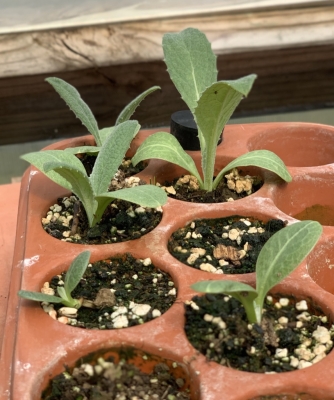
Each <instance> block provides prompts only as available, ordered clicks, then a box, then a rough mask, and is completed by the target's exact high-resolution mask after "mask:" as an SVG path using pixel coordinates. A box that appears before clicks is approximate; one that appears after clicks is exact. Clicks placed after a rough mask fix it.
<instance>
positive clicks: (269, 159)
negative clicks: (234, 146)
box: [213, 150, 292, 188]
mask: <svg viewBox="0 0 334 400" xmlns="http://www.w3.org/2000/svg"><path fill="white" fill-rule="evenodd" d="M247 166H254V167H260V168H264V169H267V170H268V171H271V172H274V173H275V174H277V175H278V176H279V177H281V178H282V179H283V180H284V181H286V182H291V181H292V177H291V175H290V173H289V171H288V169H287V168H286V166H285V164H284V162H283V160H282V159H281V158H280V157H278V156H277V155H276V154H275V153H273V152H272V151H269V150H254V151H250V152H249V153H246V154H243V155H242V156H240V157H238V158H236V159H235V160H233V161H231V162H230V163H229V164H227V165H226V167H225V168H223V169H222V170H221V171H220V172H219V174H218V175H217V177H216V179H215V181H214V184H213V186H214V188H215V187H217V185H218V183H219V182H220V180H221V178H222V177H223V176H224V175H225V174H226V173H227V172H229V171H231V170H232V169H233V168H237V167H247Z"/></svg>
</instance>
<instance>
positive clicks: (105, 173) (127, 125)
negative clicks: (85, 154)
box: [90, 121, 140, 195]
mask: <svg viewBox="0 0 334 400" xmlns="http://www.w3.org/2000/svg"><path fill="white" fill-rule="evenodd" d="M139 129H140V125H139V124H138V122H137V121H126V122H123V123H121V124H119V125H117V126H116V127H115V128H114V130H113V132H112V134H111V135H109V136H108V138H107V140H106V141H105V143H104V144H103V146H102V148H101V150H100V152H99V155H98V156H97V158H96V161H95V165H94V168H93V172H92V173H91V176H90V182H91V185H92V188H93V191H94V193H95V195H98V194H101V193H104V192H106V191H107V190H108V187H109V184H110V181H111V179H112V178H113V176H114V175H115V173H116V172H117V171H118V167H119V166H120V164H121V162H122V160H123V158H124V156H125V154H126V152H127V150H128V149H129V147H130V143H131V141H132V139H133V138H134V136H135V135H136V134H137V133H138V131H139Z"/></svg>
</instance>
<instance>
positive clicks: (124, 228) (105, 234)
mask: <svg viewBox="0 0 334 400" xmlns="http://www.w3.org/2000/svg"><path fill="white" fill-rule="evenodd" d="M55 206H56V207H57V206H58V207H60V212H59V213H58V215H59V216H60V217H61V218H59V217H58V218H53V215H54V209H55ZM56 209H58V208H56ZM49 213H51V217H52V219H51V221H48V223H47V224H44V223H43V228H44V230H45V231H46V232H47V233H48V234H49V235H51V236H53V237H54V238H57V239H60V240H63V241H66V242H71V243H81V244H89V245H91V244H107V243H117V242H125V241H128V240H133V239H138V238H140V237H141V236H143V235H145V234H146V233H148V232H150V231H151V230H152V229H154V228H155V227H156V226H157V225H158V224H159V222H160V221H161V218H162V209H155V208H144V207H139V206H138V205H135V204H133V203H129V202H127V201H124V200H115V201H113V202H112V203H111V204H110V205H109V206H108V207H107V209H106V210H105V212H104V214H103V216H102V218H101V221H100V223H98V224H97V225H95V226H94V227H92V228H90V227H89V224H88V219H87V216H86V212H85V210H84V208H83V207H82V204H81V202H80V201H79V199H78V198H77V197H76V196H70V197H63V198H59V199H57V204H55V205H53V206H51V207H50V211H49ZM68 216H70V217H73V218H72V219H71V220H70V222H69V223H66V222H65V223H64V220H63V219H64V218H65V219H66V218H68ZM44 220H45V219H44ZM73 225H75V228H74V227H73ZM73 228H74V229H73ZM72 229H73V230H72Z"/></svg>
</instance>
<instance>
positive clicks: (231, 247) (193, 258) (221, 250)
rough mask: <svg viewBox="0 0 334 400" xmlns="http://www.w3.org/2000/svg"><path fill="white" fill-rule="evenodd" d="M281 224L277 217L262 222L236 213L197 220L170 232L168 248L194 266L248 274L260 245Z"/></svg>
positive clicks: (219, 271) (221, 271)
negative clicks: (223, 216)
mask: <svg viewBox="0 0 334 400" xmlns="http://www.w3.org/2000/svg"><path fill="white" fill-rule="evenodd" d="M284 226H285V222H284V221H282V220H280V219H271V220H269V221H268V222H262V221H259V220H256V219H254V218H250V217H241V216H238V215H233V216H230V217H226V218H214V219H198V220H194V221H193V222H191V223H189V224H187V225H186V226H185V227H183V228H180V229H178V230H177V231H176V232H174V233H173V234H172V236H171V237H170V239H169V241H168V250H169V252H170V253H171V254H172V255H173V256H174V257H175V258H176V259H178V260H179V261H181V262H183V263H184V264H186V265H189V266H191V267H193V268H196V269H201V270H205V271H209V272H214V273H225V274H244V273H250V272H254V271H255V265H256V260H257V258H258V255H259V253H260V251H261V249H262V247H263V245H264V244H265V243H266V242H267V240H268V239H269V238H270V237H271V236H272V235H274V234H275V233H276V232H278V231H279V230H280V229H282V228H284Z"/></svg>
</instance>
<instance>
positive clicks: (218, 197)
mask: <svg viewBox="0 0 334 400" xmlns="http://www.w3.org/2000/svg"><path fill="white" fill-rule="evenodd" d="M239 172H240V174H242V171H241V170H239V171H238V173H239ZM189 176H190V175H189ZM240 176H241V175H240ZM192 178H194V177H191V178H190V179H192ZM251 178H252V179H253V184H252V188H251V190H250V191H249V192H245V191H242V192H241V193H237V191H236V190H232V189H230V188H229V187H228V185H227V179H226V178H223V179H222V180H221V181H220V183H219V185H218V186H217V188H216V189H215V190H212V191H211V192H207V191H205V190H201V189H199V188H194V187H193V185H192V182H187V183H186V184H177V182H178V181H179V179H180V178H176V179H174V180H173V181H172V182H165V183H164V186H165V187H168V186H172V187H173V188H174V189H175V193H171V192H170V191H167V192H168V195H169V196H170V197H172V198H174V199H177V200H181V201H188V202H191V203H224V202H228V201H234V200H239V199H242V198H244V197H247V196H249V195H251V194H253V193H255V192H256V191H257V190H259V189H260V188H261V186H262V185H263V180H262V179H261V178H260V177H257V176H255V177H251ZM195 179H196V178H195Z"/></svg>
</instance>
